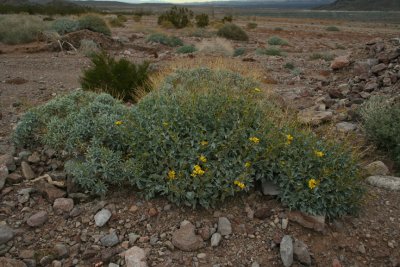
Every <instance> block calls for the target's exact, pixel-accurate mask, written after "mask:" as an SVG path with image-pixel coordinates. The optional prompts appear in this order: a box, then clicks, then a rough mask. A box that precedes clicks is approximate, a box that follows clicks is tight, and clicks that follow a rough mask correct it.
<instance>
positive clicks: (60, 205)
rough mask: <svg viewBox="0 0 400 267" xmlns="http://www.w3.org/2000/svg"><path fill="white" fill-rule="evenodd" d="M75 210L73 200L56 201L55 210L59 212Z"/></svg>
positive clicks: (61, 199) (58, 199)
mask: <svg viewBox="0 0 400 267" xmlns="http://www.w3.org/2000/svg"><path fill="white" fill-rule="evenodd" d="M73 208H74V200H73V199H72V198H57V199H56V200H54V204H53V209H54V210H55V211H59V212H70V211H71V210H72V209H73Z"/></svg>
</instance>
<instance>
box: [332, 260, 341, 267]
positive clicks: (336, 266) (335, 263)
mask: <svg viewBox="0 0 400 267" xmlns="http://www.w3.org/2000/svg"><path fill="white" fill-rule="evenodd" d="M332 267H342V264H341V263H340V261H339V260H338V259H334V260H333V262H332Z"/></svg>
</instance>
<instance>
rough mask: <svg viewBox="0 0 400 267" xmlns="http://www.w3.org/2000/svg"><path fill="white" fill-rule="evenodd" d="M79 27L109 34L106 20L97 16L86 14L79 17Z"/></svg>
mask: <svg viewBox="0 0 400 267" xmlns="http://www.w3.org/2000/svg"><path fill="white" fill-rule="evenodd" d="M78 21H79V28H80V29H88V30H90V31H94V32H100V33H102V34H105V35H108V36H110V35H111V30H110V28H108V26H107V24H106V22H105V21H104V20H103V19H102V18H101V17H99V16H95V15H86V16H84V17H81V18H79V20H78Z"/></svg>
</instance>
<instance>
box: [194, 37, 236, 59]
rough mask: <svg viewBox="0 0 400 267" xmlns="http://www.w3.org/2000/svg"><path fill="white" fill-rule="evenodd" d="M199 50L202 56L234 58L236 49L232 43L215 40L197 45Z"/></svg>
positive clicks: (220, 39) (221, 39)
mask: <svg viewBox="0 0 400 267" xmlns="http://www.w3.org/2000/svg"><path fill="white" fill-rule="evenodd" d="M196 48H197V50H198V51H199V52H200V54H203V55H207V56H228V57H229V56H232V55H233V53H234V51H235V50H234V48H233V46H232V44H231V42H230V41H228V40H226V39H224V38H215V39H211V40H203V41H201V43H199V44H197V46H196Z"/></svg>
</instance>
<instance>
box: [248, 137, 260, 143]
mask: <svg viewBox="0 0 400 267" xmlns="http://www.w3.org/2000/svg"><path fill="white" fill-rule="evenodd" d="M249 141H250V142H252V143H254V144H258V143H260V139H259V138H257V137H255V136H253V137H250V138H249Z"/></svg>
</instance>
